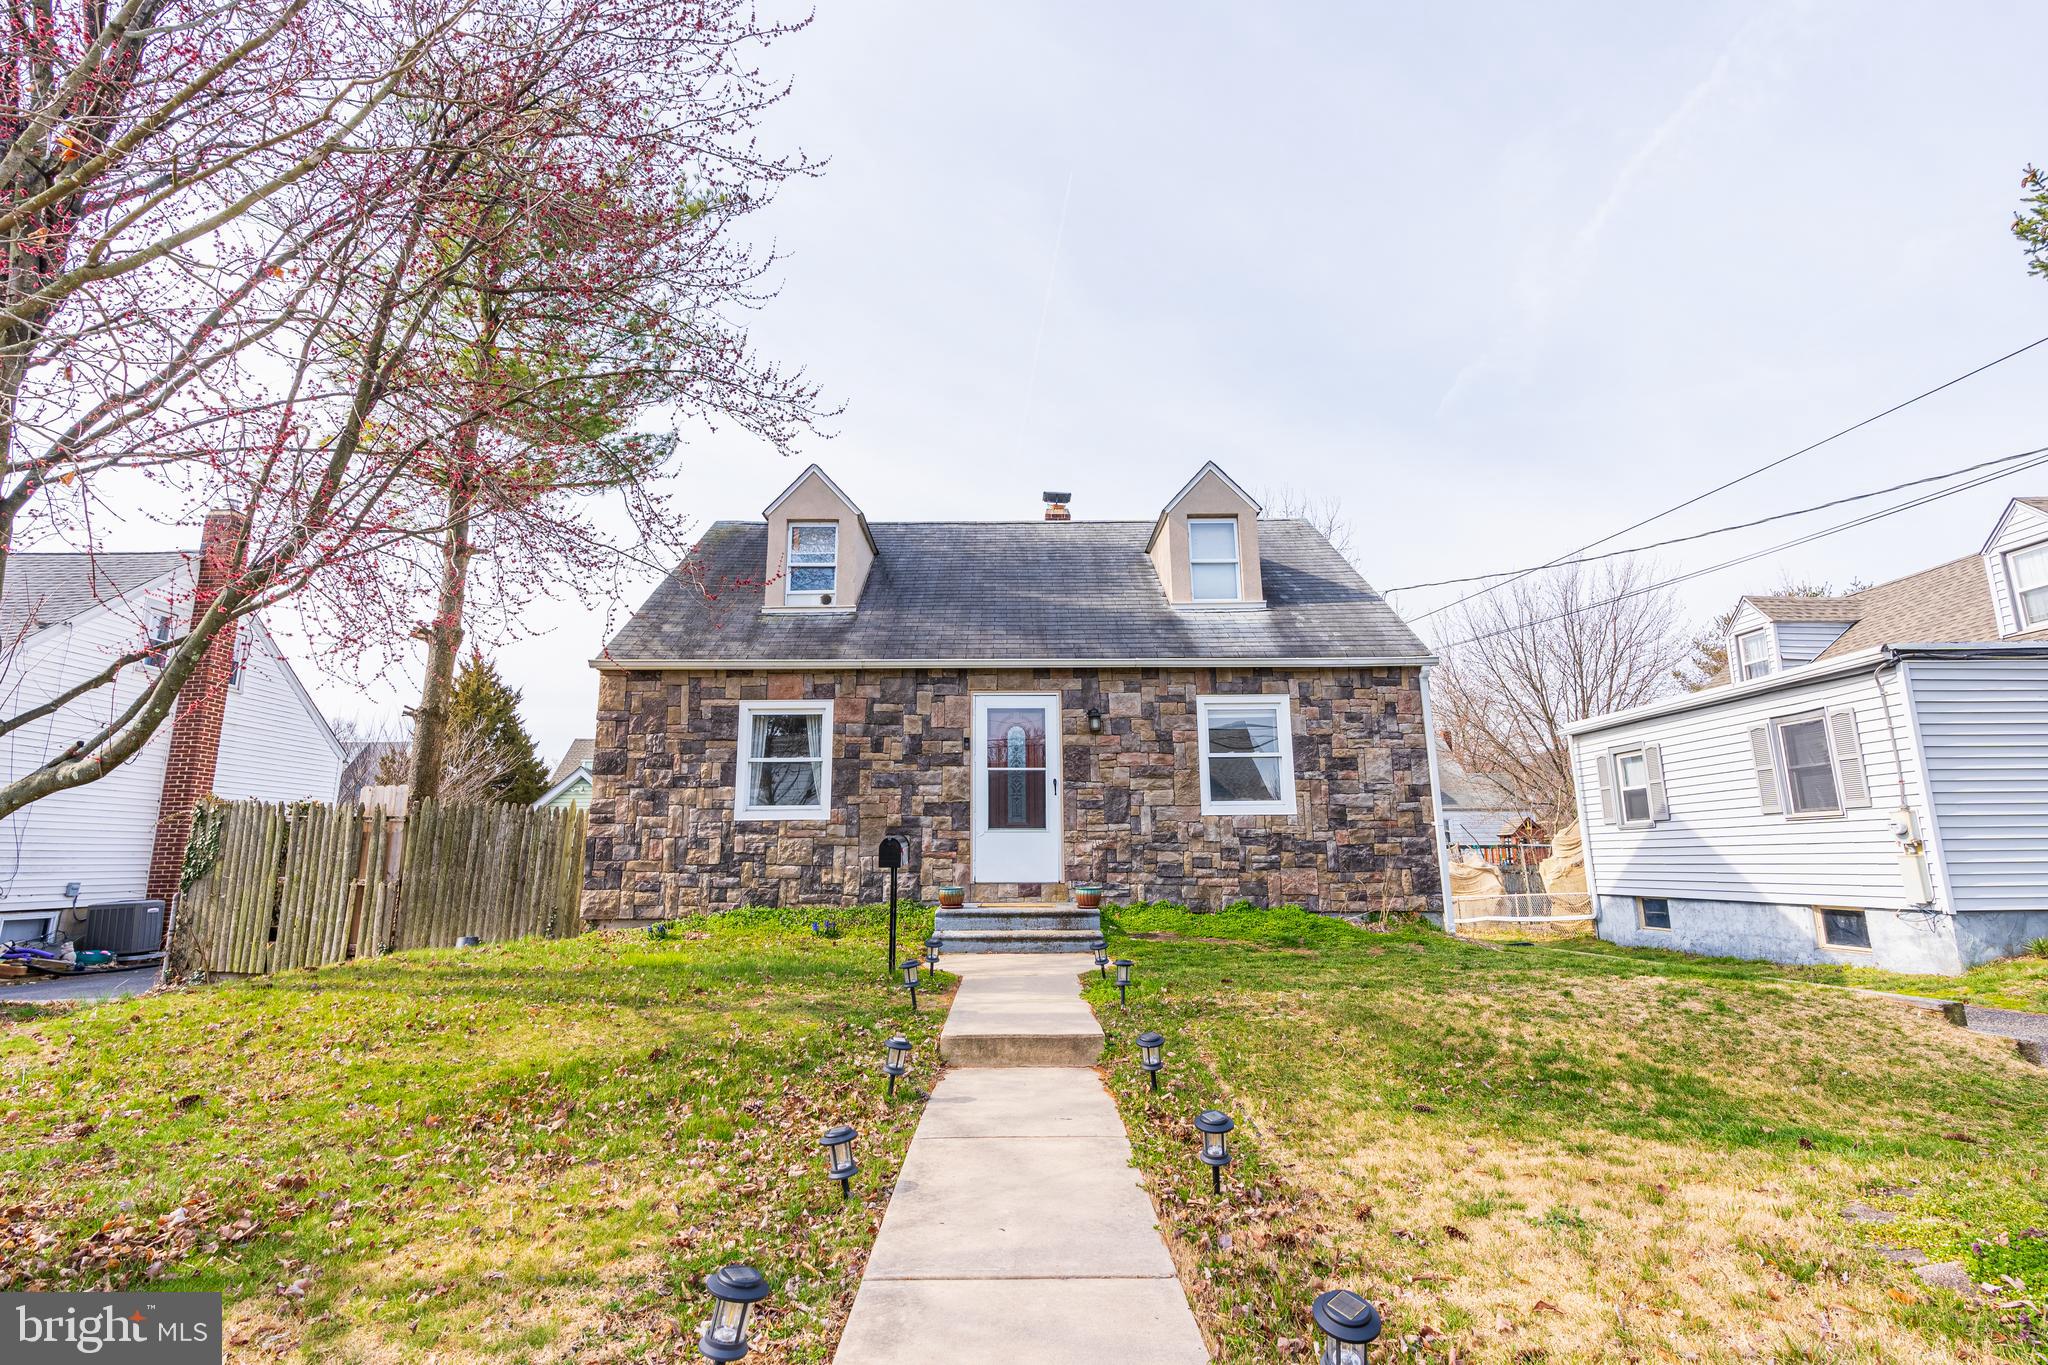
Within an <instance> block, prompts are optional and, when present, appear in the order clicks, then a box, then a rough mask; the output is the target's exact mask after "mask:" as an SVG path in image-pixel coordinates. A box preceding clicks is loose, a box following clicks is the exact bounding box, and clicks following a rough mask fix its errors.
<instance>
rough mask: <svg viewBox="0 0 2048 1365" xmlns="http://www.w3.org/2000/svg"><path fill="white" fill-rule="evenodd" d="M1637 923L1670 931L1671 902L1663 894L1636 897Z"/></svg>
mask: <svg viewBox="0 0 2048 1365" xmlns="http://www.w3.org/2000/svg"><path fill="white" fill-rule="evenodd" d="M1636 923H1638V924H1640V925H1642V926H1643V928H1645V929H1660V930H1664V931H1667V932H1668V931H1669V930H1670V928H1671V902H1670V901H1668V900H1666V899H1664V898H1663V897H1662V896H1638V897H1636Z"/></svg>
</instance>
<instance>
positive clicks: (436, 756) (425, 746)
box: [405, 422, 476, 810]
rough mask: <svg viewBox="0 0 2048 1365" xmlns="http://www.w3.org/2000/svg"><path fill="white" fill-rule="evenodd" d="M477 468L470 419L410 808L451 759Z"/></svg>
mask: <svg viewBox="0 0 2048 1365" xmlns="http://www.w3.org/2000/svg"><path fill="white" fill-rule="evenodd" d="M475 466H476V427H475V425H474V424H472V423H467V422H465V423H464V424H463V425H462V426H460V427H458V428H457V429H456V432H455V461H454V468H453V469H451V470H450V471H449V478H448V538H447V540H446V541H445V542H444V543H443V546H442V557H441V592H440V596H439V598H438V599H437V600H436V602H435V606H434V619H433V621H432V622H431V623H429V625H428V627H427V631H426V636H427V680H426V685H425V686H424V687H423V688H422V689H421V691H420V704H419V707H418V709H417V710H415V711H414V712H413V725H412V780H411V782H410V783H409V784H408V785H407V787H406V793H405V800H406V808H407V809H408V810H410V809H413V808H414V807H416V806H418V804H419V803H420V802H422V801H429V800H434V799H436V798H438V797H439V796H440V795H441V778H442V776H443V772H444V770H445V768H446V767H447V763H448V704H449V701H450V700H451V699H452V698H453V696H454V694H455V660H456V658H457V656H458V655H460V654H461V652H462V609H463V604H464V602H465V600H466V599H467V598H468V596H469V561H470V556H471V555H473V554H474V553H475V549H476V547H475V546H474V545H472V544H471V543H470V539H469V517H470V506H471V503H472V501H473V499H474V493H473V491H472V488H471V479H472V477H473V471H474V469H475Z"/></svg>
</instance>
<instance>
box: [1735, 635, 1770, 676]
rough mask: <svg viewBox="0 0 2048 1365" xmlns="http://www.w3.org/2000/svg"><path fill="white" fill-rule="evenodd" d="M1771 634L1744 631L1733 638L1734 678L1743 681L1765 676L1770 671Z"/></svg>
mask: <svg viewBox="0 0 2048 1365" xmlns="http://www.w3.org/2000/svg"><path fill="white" fill-rule="evenodd" d="M1771 663H1772V660H1771V633H1770V631H1768V630H1745V631H1743V632H1742V633H1741V634H1740V635H1738V636H1736V637H1735V676H1736V677H1738V678H1741V679H1744V680H1745V681H1746V680H1748V679H1750V678H1761V677H1765V676H1767V675H1768V674H1769V673H1770V671H1771Z"/></svg>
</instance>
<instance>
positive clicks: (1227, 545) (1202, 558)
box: [1188, 517, 1244, 602]
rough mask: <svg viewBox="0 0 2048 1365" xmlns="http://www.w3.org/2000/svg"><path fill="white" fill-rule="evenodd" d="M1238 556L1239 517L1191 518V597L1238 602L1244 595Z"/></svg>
mask: <svg viewBox="0 0 2048 1365" xmlns="http://www.w3.org/2000/svg"><path fill="white" fill-rule="evenodd" d="M1238 568H1239V565H1238V558H1237V518H1236V517H1190V518H1188V596H1189V597H1191V598H1193V599H1194V600H1195V601H1197V602H1235V601H1237V600H1238V599H1239V598H1241V597H1243V596H1244V591H1243V588H1242V587H1241V586H1240V580H1239V575H1238Z"/></svg>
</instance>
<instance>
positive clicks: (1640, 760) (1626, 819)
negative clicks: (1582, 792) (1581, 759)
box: [1599, 744, 1671, 829]
mask: <svg viewBox="0 0 2048 1365" xmlns="http://www.w3.org/2000/svg"><path fill="white" fill-rule="evenodd" d="M1599 767H1600V815H1601V818H1602V819H1604V820H1605V821H1607V823H1608V824H1610V825H1620V826H1621V827H1622V828H1624V829H1648V828H1650V827H1651V826H1652V825H1655V824H1657V823H1658V822H1660V821H1663V820H1669V819H1670V818H1671V804H1670V800H1669V798H1668V797H1667V796H1666V794H1665V789H1664V746H1663V745H1661V744H1642V745H1638V746H1637V747H1635V748H1633V749H1616V750H1614V751H1612V752H1611V753H1606V754H1602V755H1601V756H1600V763H1599Z"/></svg>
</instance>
